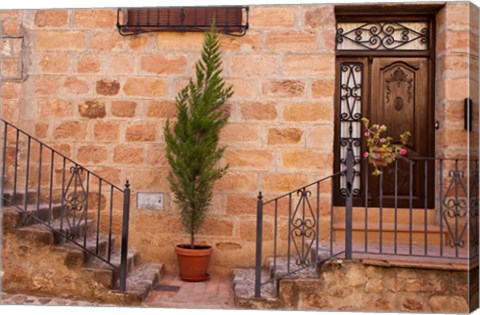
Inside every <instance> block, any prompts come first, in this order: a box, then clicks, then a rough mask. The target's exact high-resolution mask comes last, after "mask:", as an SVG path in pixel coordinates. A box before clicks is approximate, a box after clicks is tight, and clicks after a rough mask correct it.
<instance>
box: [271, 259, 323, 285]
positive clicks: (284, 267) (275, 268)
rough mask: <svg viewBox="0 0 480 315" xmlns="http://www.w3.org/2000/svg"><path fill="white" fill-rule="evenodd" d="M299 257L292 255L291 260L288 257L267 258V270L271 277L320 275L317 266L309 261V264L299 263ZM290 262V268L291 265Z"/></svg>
mask: <svg viewBox="0 0 480 315" xmlns="http://www.w3.org/2000/svg"><path fill="white" fill-rule="evenodd" d="M313 257H314V256H313V254H312V253H310V261H313V260H312V258H313ZM296 258H297V257H296V256H294V255H292V256H291V257H290V262H289V260H288V258H287V257H277V258H276V259H274V258H273V257H270V258H268V259H267V263H266V267H265V269H266V272H267V274H268V275H269V276H270V278H271V279H280V278H292V277H293V278H295V277H304V278H305V277H307V278H310V277H318V272H317V266H315V265H313V266H312V264H310V262H307V265H302V264H297V259H296ZM289 263H290V268H288V267H289Z"/></svg>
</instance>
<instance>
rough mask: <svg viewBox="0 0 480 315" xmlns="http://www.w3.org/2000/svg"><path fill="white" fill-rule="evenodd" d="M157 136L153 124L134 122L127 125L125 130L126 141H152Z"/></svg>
mask: <svg viewBox="0 0 480 315" xmlns="http://www.w3.org/2000/svg"><path fill="white" fill-rule="evenodd" d="M156 138H157V128H156V125H155V124H135V125H130V126H128V127H127V130H126V132H125V140H126V141H148V142H153V141H155V140H156Z"/></svg>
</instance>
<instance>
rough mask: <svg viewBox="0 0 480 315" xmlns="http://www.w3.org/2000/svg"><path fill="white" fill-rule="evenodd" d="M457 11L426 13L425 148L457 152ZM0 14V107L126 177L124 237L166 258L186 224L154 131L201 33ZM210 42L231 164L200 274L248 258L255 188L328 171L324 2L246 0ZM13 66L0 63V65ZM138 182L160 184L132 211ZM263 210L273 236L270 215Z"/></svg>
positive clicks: (463, 34)
mask: <svg viewBox="0 0 480 315" xmlns="http://www.w3.org/2000/svg"><path fill="white" fill-rule="evenodd" d="M468 8H469V5H468V3H466V2H461V3H450V2H449V3H447V5H446V7H445V8H444V9H442V10H441V12H440V13H439V14H438V21H437V27H438V30H437V50H438V55H437V63H436V64H437V69H436V70H437V75H436V78H437V80H436V101H435V103H436V105H435V106H436V118H435V119H437V120H439V121H440V124H441V129H440V130H438V131H437V133H436V139H437V140H436V145H437V155H452V154H454V155H459V154H460V155H463V152H465V151H466V146H465V144H464V140H463V139H464V137H465V131H463V130H462V129H463V107H462V106H463V98H464V97H466V95H468V89H467V88H466V86H468V84H467V83H468V82H467V81H468V78H467V77H466V74H467V73H468V68H467V66H466V65H467V64H468V63H467V61H468V57H467V56H466V52H467V51H468V50H466V49H468V44H469V37H468V34H469V31H468V21H466V19H464V18H463V16H464V14H465V13H466V12H468ZM0 20H1V21H0V23H1V27H2V30H1V34H2V36H3V37H2V46H1V49H0V51H1V53H2V60H3V57H5V58H7V57H8V58H7V59H5V61H7V60H10V61H11V60H15V64H17V65H18V64H19V63H20V61H21V63H22V67H21V69H22V73H21V75H22V79H21V80H13V79H12V80H4V81H3V82H2V85H1V100H0V102H1V103H0V109H1V116H2V117H3V118H5V119H7V120H9V121H12V122H14V123H16V124H17V125H19V126H20V127H21V128H23V129H25V130H27V131H29V132H31V133H32V134H33V135H35V136H36V137H38V138H39V139H41V140H43V141H45V142H47V143H49V144H51V145H52V146H53V147H54V148H55V149H57V150H59V151H60V152H62V153H64V154H65V155H67V156H69V157H71V158H72V159H74V160H76V161H78V162H79V163H81V164H82V165H85V166H87V167H89V168H91V169H92V170H93V171H95V172H97V173H98V174H99V175H101V176H104V177H105V178H106V179H108V180H109V181H111V182H112V183H115V184H117V185H119V186H121V185H123V183H124V182H125V181H126V180H127V179H128V180H130V183H131V187H132V189H133V194H132V203H131V204H132V206H133V209H132V213H131V225H130V245H131V246H132V247H135V248H136V249H137V250H139V251H140V252H141V253H142V258H143V259H145V260H147V261H162V262H165V263H166V266H167V271H168V270H170V271H172V270H173V269H175V268H176V266H175V257H174V250H173V246H174V244H175V243H178V242H185V241H187V240H188V235H187V234H185V233H183V228H182V226H181V223H180V220H179V215H178V208H177V207H176V205H175V203H174V201H173V200H172V195H171V193H170V192H169V188H168V183H167V181H166V175H167V173H168V165H167V163H166V160H165V155H164V149H165V144H164V140H163V132H162V129H163V126H164V124H165V121H166V119H167V118H172V117H174V116H175V104H174V99H175V96H176V94H177V93H178V91H179V90H180V89H181V88H182V87H183V86H184V85H185V84H186V82H187V80H188V78H189V77H191V76H192V75H193V73H194V71H193V70H194V69H193V68H194V64H195V62H196V60H197V58H198V56H199V51H200V49H201V43H202V34H200V33H150V34H143V35H138V36H128V37H122V36H120V35H119V33H118V32H117V30H116V27H115V24H116V9H95V10H22V11H0ZM465 21H466V22H465ZM9 34H10V35H9ZM7 35H8V36H11V37H12V36H13V37H15V38H21V45H20V43H19V40H18V39H16V40H11V39H8V38H6V37H5V36H7ZM221 41H222V48H223V52H224V53H223V61H224V75H225V77H226V79H227V81H228V83H231V84H233V85H234V89H235V94H234V96H233V98H232V99H231V101H230V104H229V108H230V113H231V117H230V121H229V124H228V125H227V126H226V128H225V129H224V131H223V133H222V137H221V140H222V143H224V144H228V149H227V151H226V154H225V158H224V161H223V163H229V164H230V166H231V167H230V169H229V171H228V173H227V175H226V176H225V177H224V178H223V179H222V180H221V181H220V182H219V183H218V184H217V185H216V186H215V192H214V199H213V204H212V208H211V211H210V213H209V216H208V217H207V220H206V222H205V225H204V227H203V228H202V230H201V231H200V232H199V235H198V238H197V239H198V240H200V241H203V242H207V243H210V244H212V245H214V247H215V249H216V250H215V252H214V255H213V264H212V272H220V273H228V272H229V271H230V269H231V268H232V267H242V266H252V265H253V263H254V260H253V255H252V254H253V253H254V245H255V244H254V239H255V238H254V235H255V211H256V209H255V205H256V196H257V194H258V191H263V192H264V194H265V195H266V196H265V198H266V199H267V198H269V197H272V196H275V195H279V194H283V193H285V192H287V191H289V190H291V189H294V188H297V187H299V186H302V185H304V184H306V183H308V182H313V181H315V180H317V179H319V178H321V177H323V176H326V175H330V174H331V173H332V170H333V164H332V160H333V153H332V151H333V143H334V141H333V137H334V134H333V121H334V93H335V91H334V90H335V49H334V48H335V45H334V44H335V43H334V42H335V15H334V6H333V5H330V4H319V5H292V6H286V5H284V6H278V5H277V6H251V7H250V29H249V30H248V32H247V34H246V35H245V36H243V37H231V36H224V35H222V37H221ZM19 45H20V47H19ZM20 48H21V49H20ZM19 49H20V51H19ZM11 64H14V62H13V61H12V62H11ZM11 67H13V66H8V65H7V64H6V65H2V69H4V70H2V71H3V72H2V76H4V77H5V76H7V75H13V70H12V68H11ZM452 144H455V145H452ZM136 192H163V193H164V197H165V200H164V209H163V210H144V209H136V208H135V205H136ZM322 194H323V195H324V196H326V197H327V199H328V196H329V191H328V190H326V191H322ZM324 206H325V207H326V208H327V209H328V208H329V205H328V204H324ZM265 220H266V228H265V229H266V231H265V233H266V234H270V235H271V232H272V229H273V228H272V227H273V218H272V217H271V215H268V214H267V215H266V216H265ZM325 222H329V220H328V218H325Z"/></svg>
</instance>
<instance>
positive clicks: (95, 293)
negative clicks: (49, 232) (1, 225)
mask: <svg viewBox="0 0 480 315" xmlns="http://www.w3.org/2000/svg"><path fill="white" fill-rule="evenodd" d="M83 262H84V256H83V253H82V252H81V251H79V250H77V249H71V248H70V249H69V248H67V247H62V246H54V245H50V244H48V245H47V244H46V242H45V240H42V239H38V240H33V239H32V238H22V237H17V235H15V233H14V232H12V231H5V230H3V231H2V272H4V274H3V276H2V279H1V280H2V290H4V291H5V292H10V293H23V294H32V295H35V296H55V297H60V298H74V299H79V300H85V301H92V302H103V303H109V304H115V305H134V304H138V303H139V302H138V299H133V298H129V297H128V295H124V294H119V293H118V292H115V291H113V290H111V288H109V287H108V286H107V285H106V283H108V281H110V282H111V281H112V280H111V274H110V273H108V272H106V273H103V274H102V271H97V274H95V273H94V272H92V271H89V270H87V269H85V268H83Z"/></svg>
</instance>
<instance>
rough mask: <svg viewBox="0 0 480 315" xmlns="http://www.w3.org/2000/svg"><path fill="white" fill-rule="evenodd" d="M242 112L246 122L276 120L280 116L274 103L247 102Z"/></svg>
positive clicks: (242, 105)
mask: <svg viewBox="0 0 480 315" xmlns="http://www.w3.org/2000/svg"><path fill="white" fill-rule="evenodd" d="M240 111H241V112H242V118H243V119H244V120H275V119H276V118H277V115H278V114H277V109H276V106H275V103H274V102H246V103H243V104H241V105H240Z"/></svg>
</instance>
